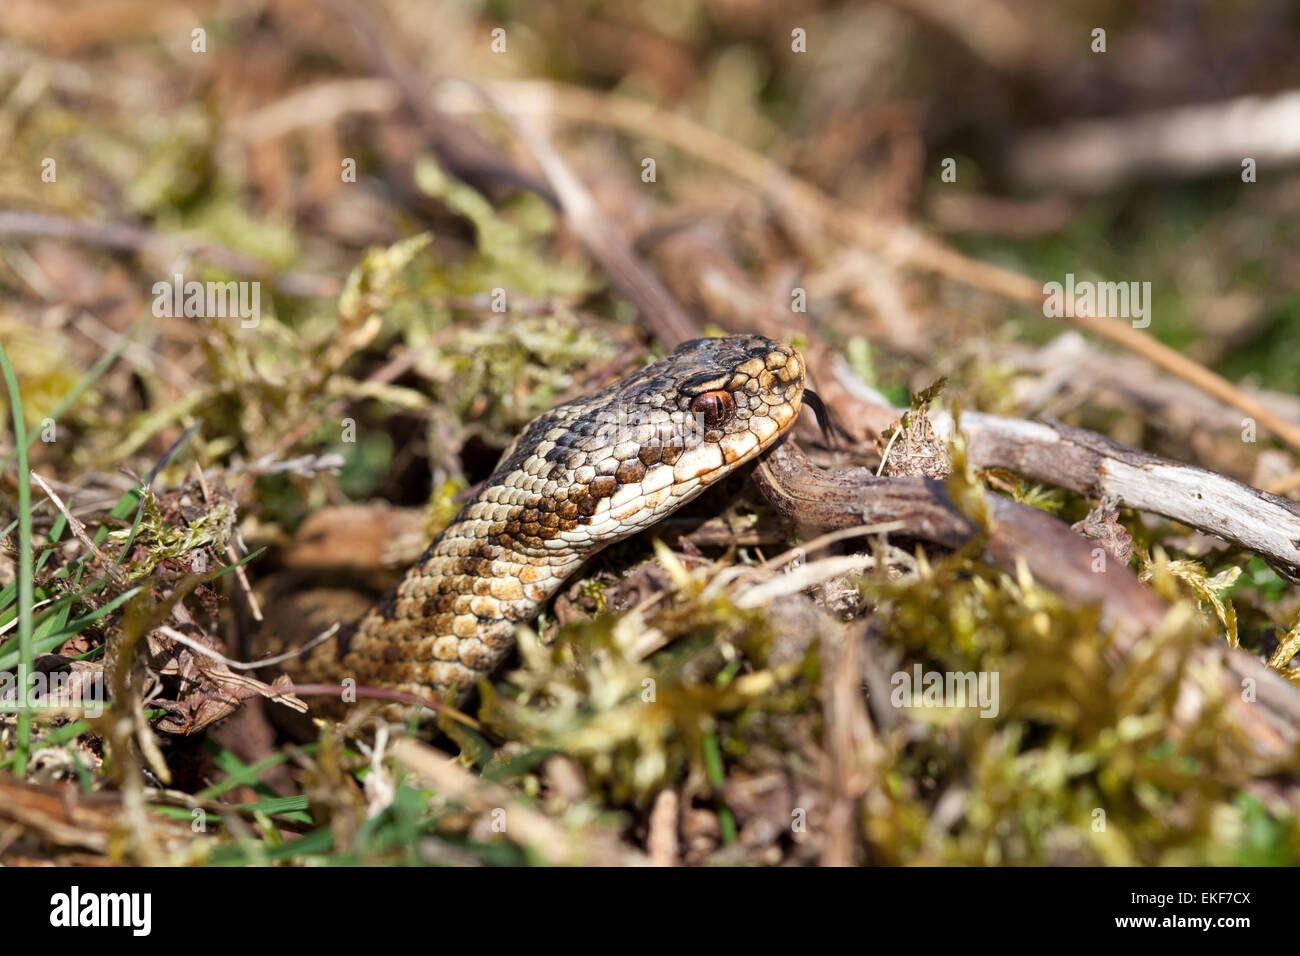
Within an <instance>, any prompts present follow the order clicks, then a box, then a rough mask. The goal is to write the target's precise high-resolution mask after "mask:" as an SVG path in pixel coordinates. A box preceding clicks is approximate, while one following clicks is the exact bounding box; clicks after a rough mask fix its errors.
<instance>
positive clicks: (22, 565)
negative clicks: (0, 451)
mask: <svg viewBox="0 0 1300 956" xmlns="http://www.w3.org/2000/svg"><path fill="white" fill-rule="evenodd" d="M0 366H3V369H4V376H5V384H6V385H7V386H8V388H9V404H10V408H11V410H12V411H13V420H14V450H15V453H16V455H17V457H18V653H17V654H16V655H15V656H16V658H17V661H16V663H17V664H18V703H19V710H18V726H17V728H16V730H17V733H16V734H15V742H14V757H15V759H14V773H15V774H16V775H17V776H19V777H22V776H25V775H26V773H27V760H28V758H29V757H30V756H31V744H32V715H31V713H30V712H29V711H28V710H27V707H26V705H27V689H28V680H29V678H30V676H31V672H32V658H33V657H34V656H35V654H34V652H33V649H32V604H33V602H34V600H35V599H34V598H33V596H32V577H33V574H34V570H35V569H34V568H33V567H32V510H31V509H32V481H31V475H30V472H29V471H28V468H27V423H26V421H24V420H23V401H22V396H20V395H19V394H18V377H17V376H16V375H14V369H13V366H12V365H10V364H9V353H8V352H6V351H5V349H4V346H3V345H0ZM10 666H11V667H12V666H13V665H12V664H11V665H10Z"/></svg>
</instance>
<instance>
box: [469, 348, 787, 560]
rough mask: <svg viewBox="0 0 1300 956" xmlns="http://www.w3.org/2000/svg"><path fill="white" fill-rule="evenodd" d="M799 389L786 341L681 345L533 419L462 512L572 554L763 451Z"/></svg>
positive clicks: (641, 522)
mask: <svg viewBox="0 0 1300 956" xmlns="http://www.w3.org/2000/svg"><path fill="white" fill-rule="evenodd" d="M803 393H804V362H803V358H802V357H801V356H800V355H799V353H798V352H797V351H795V350H794V349H793V348H791V347H790V346H788V345H782V344H780V343H778V342H774V341H772V340H771V339H766V338H763V337H761V336H757V335H743V336H729V337H726V338H715V339H695V340H692V341H690V342H685V343H683V344H682V345H680V346H678V348H677V350H676V351H674V352H673V353H672V354H671V355H668V356H666V357H664V358H662V359H660V360H659V361H657V362H655V363H653V364H651V365H647V366H645V367H644V368H642V369H639V370H638V371H636V372H633V373H632V374H631V375H628V376H626V377H625V378H621V379H619V380H618V381H616V382H614V383H613V384H612V385H609V386H608V387H606V388H605V389H603V390H601V391H599V392H596V393H595V394H594V395H586V396H583V397H581V398H578V399H575V400H573V401H571V402H567V403H565V404H564V405H560V406H557V407H556V408H553V409H552V410H551V411H549V412H547V413H546V414H545V415H543V416H541V417H540V418H538V419H537V420H535V421H534V422H533V423H532V424H531V425H529V426H528V428H527V429H525V431H524V432H523V434H521V435H520V436H519V438H518V439H517V440H516V442H515V444H514V445H513V446H512V447H511V448H510V449H509V450H508V451H507V452H506V454H505V455H504V456H503V458H502V461H501V462H500V463H499V464H498V465H497V468H496V471H495V472H494V473H493V475H492V477H491V478H489V479H488V481H487V483H486V486H485V488H484V489H483V491H482V492H481V493H480V495H479V501H478V502H477V503H474V504H472V505H471V506H468V507H467V508H466V510H465V512H464V516H465V517H470V518H475V519H482V520H484V521H485V522H486V523H485V524H484V526H483V530H484V531H485V532H486V533H487V534H488V535H496V534H505V535H508V536H509V542H511V543H512V546H514V547H519V546H523V547H527V548H532V549H535V550H538V551H554V552H555V553H556V554H557V556H558V555H559V553H560V552H563V553H564V554H565V555H566V556H569V557H574V558H579V559H580V557H581V556H582V555H584V554H589V553H591V552H592V551H593V550H598V549H599V548H601V547H604V546H605V545H607V544H609V543H611V542H613V541H617V540H620V539H621V538H625V537H627V536H628V535H630V534H634V533H636V532H637V531H640V530H641V529H643V528H645V527H648V526H649V525H651V524H654V523H655V522H656V521H659V520H660V519H661V518H663V517H664V516H666V515H668V514H670V513H671V512H673V511H675V510H676V509H677V508H678V507H680V506H681V505H683V504H685V503H686V502H687V501H690V500H691V499H692V498H694V497H695V496H696V495H697V494H699V493H700V492H701V491H703V490H704V489H705V488H706V487H708V486H709V485H711V484H712V483H713V482H715V481H717V480H718V479H720V478H722V477H724V476H725V475H728V474H730V473H731V472H732V471H734V470H735V469H736V468H737V467H739V466H740V465H742V464H744V463H745V462H747V461H749V460H750V459H752V458H754V457H755V456H756V455H758V454H759V453H761V452H762V451H763V450H764V449H766V448H768V447H770V446H771V445H772V444H773V443H774V442H775V441H776V440H777V439H778V438H780V437H781V435H782V434H784V433H785V432H786V430H787V429H789V427H790V426H791V425H792V424H794V421H795V419H796V418H797V417H798V414H799V409H800V407H801V405H802V402H803ZM500 540H501V541H502V542H505V541H506V539H505V538H504V537H503V538H501V539H500Z"/></svg>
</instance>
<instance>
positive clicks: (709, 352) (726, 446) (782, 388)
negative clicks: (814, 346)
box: [663, 335, 804, 477]
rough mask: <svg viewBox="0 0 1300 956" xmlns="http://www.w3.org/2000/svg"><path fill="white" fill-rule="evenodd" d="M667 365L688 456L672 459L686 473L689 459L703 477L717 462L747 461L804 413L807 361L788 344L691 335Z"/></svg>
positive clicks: (676, 418) (741, 337)
mask: <svg viewBox="0 0 1300 956" xmlns="http://www.w3.org/2000/svg"><path fill="white" fill-rule="evenodd" d="M663 364H664V365H665V367H666V368H667V369H669V370H671V371H670V372H669V375H668V377H669V378H671V379H673V385H674V387H675V389H676V392H677V396H676V404H677V406H678V409H677V415H675V416H674V421H675V422H679V423H680V427H681V447H682V458H679V459H677V461H675V462H674V463H673V465H674V468H675V469H676V470H678V471H680V472H681V477H686V476H687V475H688V473H689V467H688V465H689V463H690V462H691V461H697V462H698V464H699V472H698V474H699V475H700V476H701V477H703V476H707V475H708V474H709V473H711V472H712V471H713V470H714V469H715V468H717V467H719V464H720V465H721V466H722V467H724V468H726V469H727V470H730V469H731V468H734V467H735V466H737V465H740V464H743V463H744V462H746V461H748V460H749V459H751V458H753V457H754V456H755V455H757V454H759V453H760V452H762V451H763V450H764V449H766V448H767V447H769V446H770V445H771V444H772V443H773V442H775V441H776V440H777V438H779V437H780V436H781V435H783V434H784V433H785V431H786V429H788V428H789V427H790V426H791V425H792V424H793V423H794V420H795V418H796V417H798V414H799V409H800V406H801V404H802V401H803V391H804V363H803V357H802V356H801V355H800V354H799V353H798V352H797V351H796V350H795V349H794V348H793V347H791V346H789V345H782V344H781V343H779V342H774V341H772V340H771V339H768V338H764V337H762V336H759V335H738V336H728V337H725V338H714V339H693V340H691V341H689V342H685V343H683V344H682V345H680V346H678V347H677V350H676V351H675V352H674V353H673V354H672V356H670V357H669V358H668V359H665V360H664V363H663ZM683 458H684V459H686V463H685V464H683V461H682V459H683ZM678 466H681V467H680V468H678Z"/></svg>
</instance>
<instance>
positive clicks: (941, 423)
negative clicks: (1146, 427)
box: [930, 412, 1300, 579]
mask: <svg viewBox="0 0 1300 956" xmlns="http://www.w3.org/2000/svg"><path fill="white" fill-rule="evenodd" d="M930 419H931V421H932V422H934V424H935V426H936V428H938V429H939V430H940V433H941V434H942V433H945V432H946V433H947V434H951V431H952V419H951V418H950V417H949V416H947V415H944V414H943V413H932V414H931V416H930ZM961 430H962V433H963V434H964V435H965V436H966V441H967V447H968V450H969V454H970V457H971V461H972V462H973V463H974V464H975V465H976V466H977V467H980V468H1005V469H1007V470H1008V471H1013V472H1015V473H1016V474H1018V475H1023V476H1024V477H1026V478H1030V479H1032V480H1034V481H1040V482H1044V483H1047V484H1052V485H1057V486H1059V487H1062V488H1067V489H1069V490H1070V491H1074V492H1076V493H1078V494H1081V495H1087V496H1089V497H1091V498H1105V499H1107V500H1108V501H1110V502H1111V503H1112V504H1114V505H1119V506H1122V507H1125V508H1133V509H1135V510H1138V511H1149V512H1151V513H1152V514H1158V515H1163V516H1164V517H1166V518H1170V519H1172V520H1174V521H1178V522H1180V523H1182V524H1185V525H1187V526H1188V527H1191V528H1195V529H1196V530H1198V531H1203V532H1206V533H1207V534H1212V535H1217V536H1218V537H1220V538H1223V539H1224V540H1225V541H1229V542H1231V543H1232V544H1234V545H1236V546H1237V547H1240V548H1244V549H1245V550H1247V551H1252V552H1254V553H1255V554H1258V555H1260V556H1262V557H1264V558H1267V559H1268V560H1269V561H1271V562H1273V563H1274V565H1275V566H1278V569H1279V570H1280V571H1282V572H1284V573H1286V574H1287V575H1288V576H1290V577H1291V578H1292V579H1297V578H1300V504H1297V503H1296V502H1294V501H1290V500H1288V499H1286V498H1281V497H1279V496H1277V495H1273V494H1269V493H1268V492H1267V491H1261V490H1259V489H1258V488H1252V487H1251V486H1250V485H1247V484H1245V483H1243V482H1240V481H1236V480H1234V479H1232V478H1227V477H1225V476H1223V475H1220V474H1218V473H1216V472H1213V471H1206V470H1205V469H1204V468H1197V467H1195V466H1194V465H1185V464H1182V463H1181V462H1176V461H1170V460H1169V459H1167V458H1161V457H1160V456H1159V455H1153V454H1151V453H1149V452H1145V451H1142V450H1140V449H1137V448H1131V447H1129V446H1128V445H1123V444H1121V443H1119V442H1117V441H1112V440H1111V439H1109V438H1107V437H1105V436H1104V435H1099V434H1097V433H1096V432H1090V431H1086V430H1084V429H1082V428H1072V427H1070V426H1068V425H1064V424H1062V423H1061V422H1056V421H1050V420H1049V421H1046V422H1031V421H1025V420H1024V419H1016V418H1003V417H1001V416H998V415H984V414H980V413H976V412H968V413H966V414H963V415H962V416H961Z"/></svg>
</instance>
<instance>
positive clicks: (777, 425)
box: [287, 335, 804, 703]
mask: <svg viewBox="0 0 1300 956" xmlns="http://www.w3.org/2000/svg"><path fill="white" fill-rule="evenodd" d="M803 400H804V362H803V359H802V357H801V356H800V355H799V353H798V352H797V351H795V349H793V348H791V347H790V346H787V345H782V344H779V343H777V342H774V341H772V340H770V339H766V338H763V337H761V336H752V335H751V336H731V337H726V338H710V339H695V340H692V341H690V342H686V343H683V344H682V345H680V346H679V347H678V348H677V349H676V351H674V352H673V353H672V354H670V355H668V356H667V357H665V358H663V359H660V360H659V361H657V362H654V363H653V364H650V365H647V366H645V367H644V368H641V369H639V370H637V371H635V372H633V373H631V374H630V375H628V376H626V377H625V378H622V379H619V380H618V381H616V382H614V383H613V384H611V385H609V386H608V387H606V388H604V389H603V390H601V391H599V392H597V393H595V394H593V395H587V396H583V397H581V398H578V399H575V400H573V401H570V402H566V403H564V404H562V405H558V406H556V407H555V408H553V409H551V410H550V411H548V412H546V413H545V414H543V415H541V416H540V417H538V418H537V419H535V420H534V421H532V422H531V423H530V424H529V425H528V426H527V427H526V428H525V429H524V430H523V431H522V432H521V433H520V435H519V436H518V437H517V438H516V439H515V441H514V442H513V443H512V444H511V445H510V446H509V447H508V448H507V449H506V451H505V453H504V454H503V455H502V458H501V460H500V462H499V463H498V465H497V467H496V469H495V470H494V471H493V472H492V474H491V475H490V476H489V477H488V479H487V480H486V481H485V482H484V483H483V485H482V486H481V487H480V489H479V490H478V492H477V494H475V495H474V496H473V498H471V499H470V500H469V501H468V502H467V503H466V504H465V505H464V507H463V508H462V509H461V511H460V513H459V514H458V515H457V516H456V517H455V519H454V520H453V521H452V522H451V524H449V525H448V526H447V527H446V528H445V529H444V530H443V532H442V533H441V534H440V535H438V537H437V538H436V539H435V540H434V541H433V543H432V544H431V545H430V546H429V548H428V550H427V551H425V552H424V554H423V555H422V556H421V557H420V559H419V560H418V561H417V562H416V563H415V564H414V565H413V566H412V567H411V568H410V569H409V570H407V572H406V573H405V575H404V576H403V578H402V580H401V582H400V583H399V584H398V585H397V587H396V588H394V589H393V590H392V591H390V592H389V593H388V595H387V596H386V597H384V598H383V600H381V601H380V602H379V603H378V604H377V605H376V606H375V607H373V608H372V609H371V610H370V611H369V612H368V613H367V614H366V615H365V616H364V617H363V618H362V619H361V620H360V621H359V622H358V623H357V624H356V625H355V627H353V628H351V629H348V630H347V631H345V632H344V633H342V634H341V635H340V637H339V639H338V640H337V641H331V642H328V643H326V644H324V645H322V646H320V647H318V648H316V649H315V650H314V651H313V652H311V653H309V654H307V655H304V656H303V657H302V658H300V659H299V660H298V661H297V663H295V664H293V665H291V666H290V667H288V668H287V669H288V670H289V672H290V675H291V676H292V677H293V678H294V680H295V681H296V682H306V681H313V682H314V681H328V682H331V683H338V682H340V681H342V680H343V679H344V678H349V677H350V678H353V679H354V680H355V681H356V683H357V684H358V685H361V686H372V687H381V688H386V689H390V690H399V691H404V692H407V693H413V694H417V695H419V696H423V697H429V696H433V697H435V698H437V699H443V700H448V701H451V702H456V703H460V702H463V701H464V700H465V699H466V698H467V697H468V696H469V695H470V694H472V693H473V691H474V689H475V688H476V686H477V681H478V678H479V677H480V676H486V675H489V674H491V673H492V671H493V670H494V669H495V668H496V667H497V666H498V665H499V664H501V663H502V662H503V661H504V659H505V658H506V657H507V656H508V655H509V653H510V651H511V649H512V647H513V644H514V631H515V627H516V625H517V624H519V623H520V622H523V621H527V620H529V619H531V618H532V617H534V616H535V615H536V614H537V612H538V610H539V609H540V608H541V606H542V605H543V604H544V603H545V602H546V601H547V600H548V599H549V598H550V597H551V596H552V595H553V594H554V593H555V592H556V590H557V589H558V588H559V587H560V585H561V584H562V583H563V582H564V581H565V579H566V578H568V577H569V576H570V575H571V574H572V573H573V572H574V571H575V570H577V568H578V567H579V566H580V565H581V564H582V563H583V562H584V561H585V560H586V559H587V558H589V557H591V556H592V555H593V554H595V553H596V552H597V551H600V550H601V549H602V548H605V547H607V546H609V545H611V544H613V543H615V542H616V541H621V540H622V539H624V538H626V537H628V536H629V535H632V534H635V533H637V532H638V531H642V530H644V529H645V528H647V527H649V526H650V525H652V524H654V523H655V522H657V521H659V520H660V519H662V518H664V517H665V516H667V515H669V514H671V513H672V512H673V511H675V510H676V509H677V508H679V507H681V506H682V505H684V504H685V503H686V502H688V501H690V500H691V499H692V498H694V497H695V496H696V495H698V494H699V493H700V492H701V491H703V490H704V489H705V488H707V487H708V486H709V485H711V484H713V483H714V482H716V481H718V480H719V479H720V478H722V477H724V476H725V475H727V474H729V473H731V472H732V471H734V470H735V469H736V468H737V467H739V466H740V465H743V464H744V463H745V462H747V461H750V460H752V459H753V458H754V457H755V456H757V455H758V454H759V453H761V452H762V451H763V450H764V449H766V448H768V447H769V446H770V445H772V443H773V442H775V441H776V440H777V439H778V438H779V437H780V436H781V435H782V434H783V433H784V432H785V431H786V430H787V429H788V428H789V427H790V426H791V425H792V424H793V423H794V421H795V419H796V417H797V416H798V413H799V409H800V407H801V404H802V402H803Z"/></svg>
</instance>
